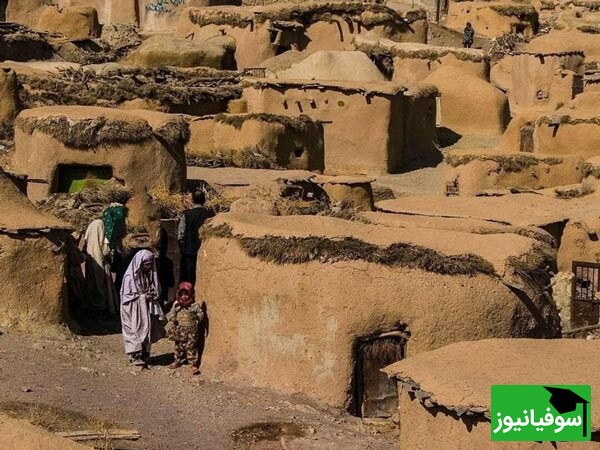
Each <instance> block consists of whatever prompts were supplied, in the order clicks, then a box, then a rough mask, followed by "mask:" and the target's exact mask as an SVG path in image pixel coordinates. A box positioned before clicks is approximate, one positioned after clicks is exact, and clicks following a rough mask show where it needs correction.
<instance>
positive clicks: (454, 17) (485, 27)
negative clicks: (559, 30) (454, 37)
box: [446, 0, 539, 38]
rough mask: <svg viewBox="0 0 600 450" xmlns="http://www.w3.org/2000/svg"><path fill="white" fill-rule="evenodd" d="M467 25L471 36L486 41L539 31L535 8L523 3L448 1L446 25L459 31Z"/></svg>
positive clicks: (532, 34)
mask: <svg viewBox="0 0 600 450" xmlns="http://www.w3.org/2000/svg"><path fill="white" fill-rule="evenodd" d="M467 22H471V23H472V24H473V28H474V29H475V33H477V34H478V35H481V36H485V37H488V38H494V37H500V36H502V35H503V34H505V33H516V34H522V35H524V36H528V37H531V36H534V35H535V34H536V33H537V31H538V28H539V19H538V13H537V11H536V9H535V8H534V7H533V6H532V5H530V4H527V3H518V2H502V1H500V2H497V1H474V2H469V1H460V0H454V1H450V5H449V7H448V17H447V19H446V26H447V27H448V28H453V29H455V30H459V31H462V30H463V28H464V27H465V24H466V23H467Z"/></svg>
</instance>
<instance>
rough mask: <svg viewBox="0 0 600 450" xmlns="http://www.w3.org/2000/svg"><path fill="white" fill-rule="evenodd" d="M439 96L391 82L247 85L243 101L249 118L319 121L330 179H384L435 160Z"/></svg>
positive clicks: (256, 82)
mask: <svg viewBox="0 0 600 450" xmlns="http://www.w3.org/2000/svg"><path fill="white" fill-rule="evenodd" d="M436 95H437V90H436V89H435V88H434V87H432V86H421V87H417V88H416V89H414V90H413V91H408V89H407V88H404V87H402V86H399V85H396V84H393V83H386V82H380V83H358V82H342V81H337V82H336V81H318V82H317V81H311V80H268V79H248V80H247V81H246V87H245V89H244V94H243V99H244V100H246V101H247V104H248V112H250V113H268V114H282V115H287V116H292V117H294V116H298V115H300V114H306V115H307V116H309V117H310V118H311V119H313V120H317V121H320V122H321V123H322V124H323V128H324V151H325V173H327V174H329V175H347V174H361V175H381V174H386V173H399V172H401V171H402V170H406V169H407V168H415V167H424V166H426V165H428V164H429V162H430V161H431V160H434V159H435V158H436V153H437V150H436V147H435V140H436V129H435V116H436V114H435V111H436V106H435V105H436ZM365 118H368V123H369V127H368V130H365V127H364V125H365Z"/></svg>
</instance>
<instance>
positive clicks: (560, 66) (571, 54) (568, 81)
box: [509, 50, 584, 112]
mask: <svg viewBox="0 0 600 450" xmlns="http://www.w3.org/2000/svg"><path fill="white" fill-rule="evenodd" d="M511 59H512V69H511V73H512V86H511V89H510V96H509V99H510V102H511V108H512V109H513V110H514V111H516V112H521V111H523V110H526V109H528V108H533V107H535V108H545V109H546V110H550V111H552V110H554V109H556V108H558V107H559V106H560V105H562V104H565V103H568V102H570V101H571V100H573V98H575V96H576V95H577V94H580V93H581V92H583V75H584V53H583V52H582V51H557V52H552V51H542V50H540V51H533V50H525V51H522V52H518V53H516V54H515V56H513V57H512V58H511Z"/></svg>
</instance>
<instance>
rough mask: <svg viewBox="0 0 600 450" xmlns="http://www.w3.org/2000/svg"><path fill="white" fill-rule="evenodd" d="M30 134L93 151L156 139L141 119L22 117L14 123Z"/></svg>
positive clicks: (146, 123)
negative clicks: (36, 133)
mask: <svg viewBox="0 0 600 450" xmlns="http://www.w3.org/2000/svg"><path fill="white" fill-rule="evenodd" d="M15 126H17V127H19V128H20V129H21V130H23V131H24V132H25V133H27V134H33V133H34V132H35V131H38V132H40V133H44V134H47V135H49V136H52V137H53V138H54V139H56V140H58V141H60V142H62V143H63V144H64V145H66V146H67V147H73V148H77V149H91V148H96V147H98V146H100V145H103V144H117V143H138V142H144V141H146V140H148V139H150V138H151V137H152V136H153V131H152V128H151V127H150V125H149V124H148V122H146V121H145V120H141V119H133V118H132V119H131V120H128V121H124V120H112V119H107V118H106V117H102V116H100V117H95V118H92V119H81V120H77V121H73V120H70V119H69V118H67V117H65V116H53V117H44V118H33V117H31V118H24V117H19V118H17V120H16V121H15Z"/></svg>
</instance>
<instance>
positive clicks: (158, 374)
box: [0, 332, 397, 450]
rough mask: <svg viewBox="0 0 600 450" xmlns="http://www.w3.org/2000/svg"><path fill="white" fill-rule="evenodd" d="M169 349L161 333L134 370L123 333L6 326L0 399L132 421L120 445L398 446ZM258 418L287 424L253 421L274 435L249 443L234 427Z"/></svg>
mask: <svg viewBox="0 0 600 450" xmlns="http://www.w3.org/2000/svg"><path fill="white" fill-rule="evenodd" d="M170 352H171V347H170V343H169V342H168V341H162V342H160V343H159V344H158V345H156V346H155V347H154V348H153V354H154V355H157V359H156V363H155V364H156V365H154V366H153V368H152V370H150V371H146V370H145V371H139V370H137V369H133V368H131V367H130V366H129V365H128V364H127V363H126V360H125V358H124V355H123V353H122V345H121V338H120V335H107V336H91V337H73V338H57V339H55V338H32V337H31V336H28V335H23V334H20V333H12V332H11V333H5V334H2V335H0V399H1V400H0V410H1V409H2V403H3V402H10V401H19V402H28V403H42V404H47V405H51V406H54V407H58V408H62V409H66V410H72V411H75V412H79V413H83V414H85V415H87V416H92V417H94V418H98V419H102V420H106V421H112V422H115V423H116V424H118V425H119V426H121V427H124V428H135V429H138V430H139V431H140V432H141V434H142V439H141V440H140V441H138V442H135V443H126V444H123V445H119V447H118V448H126V449H157V450H158V449H178V450H179V449H181V450H185V449H230V448H251V449H282V448H289V449H294V448H296V449H341V448H343V449H349V450H351V449H357V450H358V449H361V450H362V449H377V450H379V449H381V450H384V449H385V450H387V449H395V448H397V447H396V442H397V439H395V436H394V435H393V433H392V432H381V431H378V430H374V429H373V428H372V427H367V426H365V425H363V424H362V423H361V421H360V420H358V419H356V418H353V417H351V416H348V415H347V414H346V413H344V412H341V411H337V410H330V409H326V408H323V407H321V406H319V405H316V404H314V403H311V402H310V401H308V400H306V399H303V398H301V397H299V398H296V397H294V396H292V397H290V396H282V395H277V394H274V393H272V392H270V391H267V390H260V389H248V388H240V387H236V386H231V385H226V384H222V383H214V382H211V381H209V380H205V379H204V376H201V377H199V378H198V377H196V378H192V377H191V376H190V374H189V372H188V370H187V368H183V369H179V370H178V371H176V372H173V371H171V370H169V369H167V368H166V367H165V364H166V363H168V362H169V361H170V358H171V355H170ZM184 369H185V370H184ZM257 422H277V423H280V422H286V423H290V424H293V425H286V426H283V427H282V426H279V425H275V426H274V427H272V428H274V430H275V432H273V430H270V429H269V427H265V426H261V427H259V428H258V429H257V430H258V434H261V433H262V434H264V435H269V434H273V436H271V437H272V440H271V441H260V442H258V443H254V444H253V443H252V441H255V440H258V439H259V438H257V437H256V435H257V433H255V432H243V431H242V432H239V431H238V432H237V433H236V434H237V435H238V436H242V437H244V438H245V439H242V440H238V441H236V440H234V439H233V437H232V433H233V432H234V431H236V430H239V429H241V428H243V427H249V426H252V425H253V424H255V423H257ZM280 428H283V429H284V431H283V434H284V436H280V435H279V434H281V433H279V432H278V430H279V429H280ZM302 435H303V436H304V437H299V438H296V439H295V440H294V436H302ZM0 444H1V438H0ZM0 447H1V445H0Z"/></svg>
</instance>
